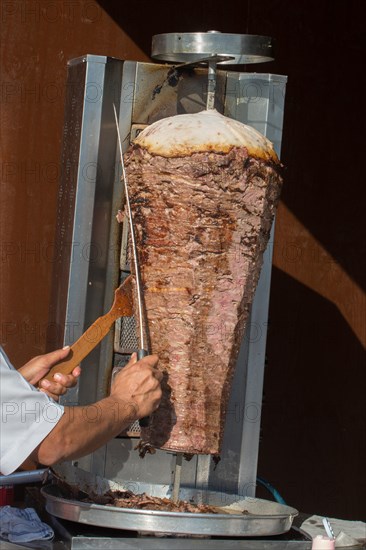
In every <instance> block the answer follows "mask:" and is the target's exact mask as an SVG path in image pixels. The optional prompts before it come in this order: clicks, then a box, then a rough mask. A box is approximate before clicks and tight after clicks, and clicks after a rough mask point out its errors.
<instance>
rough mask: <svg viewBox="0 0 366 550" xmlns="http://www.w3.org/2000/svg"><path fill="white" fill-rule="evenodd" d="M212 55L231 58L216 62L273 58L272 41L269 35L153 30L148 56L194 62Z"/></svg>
mask: <svg viewBox="0 0 366 550" xmlns="http://www.w3.org/2000/svg"><path fill="white" fill-rule="evenodd" d="M214 55H218V56H230V57H231V58H233V59H228V60H227V61H219V62H218V63H220V65H236V64H247V63H263V62H265V61H273V59H274V56H273V41H272V38H270V37H269V36H258V35H255V34H230V33H221V32H218V31H208V32H189V33H165V34H156V35H155V36H153V39H152V53H151V56H152V57H153V58H154V59H157V60H159V61H171V62H173V63H194V62H196V61H200V60H201V59H205V58H207V57H210V56H214Z"/></svg>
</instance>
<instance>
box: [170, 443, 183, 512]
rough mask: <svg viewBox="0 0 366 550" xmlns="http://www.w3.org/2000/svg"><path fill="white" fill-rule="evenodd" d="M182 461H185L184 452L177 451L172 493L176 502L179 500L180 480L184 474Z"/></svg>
mask: <svg viewBox="0 0 366 550" xmlns="http://www.w3.org/2000/svg"><path fill="white" fill-rule="evenodd" d="M182 462H183V453H177V454H176V458H175V468H174V481H173V495H172V497H173V502H175V503H177V502H178V501H179V491H180V480H181V476H182Z"/></svg>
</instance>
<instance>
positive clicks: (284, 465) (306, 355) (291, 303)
mask: <svg viewBox="0 0 366 550" xmlns="http://www.w3.org/2000/svg"><path fill="white" fill-rule="evenodd" d="M271 319H281V322H280V324H281V326H280V328H279V330H278V329H277V327H276V324H275V323H273V324H272V323H271ZM269 323H270V324H269V332H268V342H267V357H268V365H267V367H266V372H265V377H264V381H265V382H264V403H263V410H262V436H263V437H262V441H261V444H260V449H259V466H258V474H259V475H260V476H262V477H264V478H265V479H268V480H269V481H270V482H271V483H272V484H273V485H274V486H275V487H276V488H277V489H278V491H279V492H280V493H281V495H282V496H283V497H284V499H285V500H286V502H287V503H288V504H290V505H292V506H295V507H296V508H298V509H299V510H300V511H302V512H306V513H315V514H316V513H319V514H325V515H329V516H331V517H339V518H344V519H360V520H361V519H364V518H361V517H357V515H359V514H360V510H362V507H363V504H362V503H363V502H364V491H362V487H363V489H364V487H365V486H364V484H365V469H364V464H363V459H364V457H365V451H366V449H365V437H364V434H365V387H366V372H365V354H364V350H363V348H362V346H361V345H360V343H359V341H358V340H357V338H356V337H355V336H354V334H353V332H352V331H351V329H350V328H349V326H348V325H347V323H346V321H345V320H344V318H343V317H342V315H341V314H340V312H339V311H338V309H337V308H336V307H335V306H334V305H333V304H332V303H331V302H329V301H328V300H325V299H324V298H322V297H321V296H319V295H318V294H316V293H315V292H312V291H311V290H310V289H309V288H307V287H306V286H304V285H302V284H300V283H298V282H297V281H295V280H294V279H292V278H291V277H289V276H287V275H286V274H285V273H283V272H282V271H280V270H278V269H276V268H274V269H273V274H272V291H271V303H270V318H269ZM284 334H285V337H284ZM339 364H342V365H343V369H342V370H338V372H337V371H336V370H335V368H334V367H335V365H339ZM267 390H268V391H267ZM274 442H275V444H274Z"/></svg>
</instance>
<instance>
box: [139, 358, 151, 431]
mask: <svg viewBox="0 0 366 550" xmlns="http://www.w3.org/2000/svg"><path fill="white" fill-rule="evenodd" d="M147 355H149V353H148V351H147V350H146V349H139V350H138V351H137V359H138V361H140V359H143V358H144V357H146V356H147ZM149 424H150V416H144V418H140V420H139V426H140V428H147V427H148V426H149Z"/></svg>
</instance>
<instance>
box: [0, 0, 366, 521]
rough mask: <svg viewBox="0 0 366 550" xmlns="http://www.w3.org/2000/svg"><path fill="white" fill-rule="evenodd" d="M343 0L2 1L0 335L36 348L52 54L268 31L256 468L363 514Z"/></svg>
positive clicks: (52, 197) (55, 169) (44, 295)
mask: <svg viewBox="0 0 366 550" xmlns="http://www.w3.org/2000/svg"><path fill="white" fill-rule="evenodd" d="M360 9H361V3H360V2H358V1H356V0H349V1H348V2H340V1H334V0H323V1H321V2H319V0H317V1H315V0H308V1H298V2H288V1H286V0H271V1H270V0H258V1H257V2H252V1H250V0H242V1H238V0H233V1H232V2H231V3H229V4H228V3H221V5H220V6H216V5H215V6H214V5H213V4H212V2H207V1H203V0H195V1H194V2H193V1H192V0H186V1H185V2H184V3H183V4H175V3H173V2H171V1H163V0H159V1H156V2H150V1H138V2H135V3H131V2H129V3H126V2H115V1H113V2H112V1H107V0H100V1H99V2H97V1H95V0H73V1H69V0H11V1H8V0H2V2H1V29H2V31H1V32H2V42H1V48H2V49H1V108H2V120H1V142H2V162H1V218H0V227H1V280H0V282H1V296H0V307H1V341H2V344H3V345H4V347H5V349H6V351H7V352H8V354H9V355H10V357H11V359H12V360H13V362H14V364H15V365H16V366H20V365H21V364H22V363H23V362H25V361H26V360H27V359H29V358H30V357H32V356H33V355H35V354H39V353H42V352H43V351H44V350H45V347H46V331H47V323H48V308H49V302H50V295H51V274H52V251H53V239H54V229H55V215H56V202H57V192H58V175H59V161H60V151H61V139H62V128H63V112H64V92H65V83H66V62H67V60H68V59H71V58H74V57H77V56H80V55H82V54H84V53H95V54H103V55H111V56H115V57H119V58H125V59H135V60H147V59H149V53H150V44H151V36H152V35H153V34H157V33H160V32H173V31H186V32H188V31H199V30H209V29H213V28H214V29H219V30H221V31H223V32H234V33H235V32H236V33H250V34H267V35H270V36H273V37H275V38H276V39H277V55H276V61H275V62H273V63H270V64H266V65H263V66H256V67H249V70H257V71H259V72H261V71H265V72H273V73H276V72H277V73H280V74H287V75H288V76H289V83H288V87H287V96H286V111H285V128H284V140H283V154H282V161H283V163H284V165H285V167H286V170H285V186H284V190H283V194H282V202H281V205H280V208H279V211H278V216H277V226H276V237H275V253H274V270H273V278H272V289H271V306H270V331H269V338H268V348H267V350H268V353H267V355H268V365H267V369H266V376H265V397H264V404H263V411H262V428H263V429H262V441H261V446H260V457H259V470H258V472H259V474H260V475H261V476H263V477H265V478H267V479H268V480H269V481H271V482H272V483H273V484H274V485H275V486H276V487H277V489H278V490H279V491H280V492H281V493H282V494H283V496H284V498H285V499H286V501H287V502H288V503H289V504H291V505H294V506H295V507H297V508H299V509H300V510H302V511H305V512H314V513H320V514H328V515H331V516H335V517H342V518H359V519H362V517H363V514H364V491H365V477H364V464H363V459H364V458H365V404H364V399H365V397H364V395H365V394H364V392H365V356H364V348H363V347H362V344H363V343H364V340H365V315H364V312H365V301H364V271H365V265H364V255H363V249H362V246H363V242H364V226H365V224H364V215H363V210H364V201H363V200H362V199H363V198H364V197H362V193H363V190H364V175H363V172H364V170H363V168H362V167H363V162H362V160H363V159H362V155H364V150H365V145H366V144H365V118H364V117H362V114H361V108H362V106H363V104H364V99H363V88H362V86H361V81H360V78H361V74H362V72H363V63H361V60H363V59H364V53H365V52H364V50H365V46H364V40H363V38H362V34H361V32H362V31H363V27H361V26H362V25H363V18H362V17H361V12H360Z"/></svg>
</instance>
